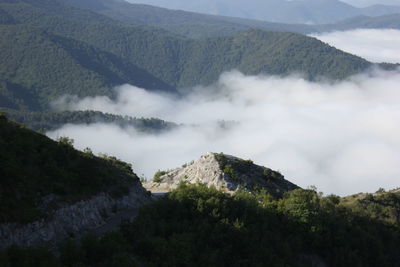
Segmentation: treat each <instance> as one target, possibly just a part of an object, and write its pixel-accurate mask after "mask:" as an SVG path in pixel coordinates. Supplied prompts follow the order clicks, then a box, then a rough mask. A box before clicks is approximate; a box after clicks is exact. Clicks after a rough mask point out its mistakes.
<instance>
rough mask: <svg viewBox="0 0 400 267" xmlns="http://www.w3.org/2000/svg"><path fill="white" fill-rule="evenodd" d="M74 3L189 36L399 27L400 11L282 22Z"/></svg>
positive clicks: (110, 1) (100, 0)
mask: <svg viewBox="0 0 400 267" xmlns="http://www.w3.org/2000/svg"><path fill="white" fill-rule="evenodd" d="M64 1H66V2H68V3H70V4H72V5H74V6H77V7H80V8H85V9H89V10H92V11H94V12H97V13H100V14H103V15H106V16H108V17H111V18H113V19H115V20H119V21H121V22H124V23H130V24H143V25H151V26H156V27H160V28H163V29H166V30H168V31H170V32H174V33H176V34H179V35H183V36H187V37H195V38H200V37H212V36H218V35H232V34H235V33H238V32H241V31H246V30H249V29H261V30H268V31H287V32H297V33H303V34H308V33H313V32H324V31H334V30H338V31H339V30H349V29H357V28H394V29H399V28H400V15H399V14H391V15H382V16H373V17H371V16H366V15H358V16H356V17H352V18H348V19H345V20H342V21H339V22H337V23H335V24H314V25H310V24H283V23H272V22H266V21H261V20H250V19H242V18H237V17H225V16H216V15H207V14H200V13H193V12H188V11H182V10H172V9H166V8H160V7H156V6H150V5H143V4H133V3H128V2H125V1H122V0H81V1H78V0H64Z"/></svg>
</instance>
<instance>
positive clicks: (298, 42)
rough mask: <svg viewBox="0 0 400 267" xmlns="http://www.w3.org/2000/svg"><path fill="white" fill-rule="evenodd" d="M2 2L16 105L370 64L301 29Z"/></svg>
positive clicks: (351, 69) (6, 97)
mask: <svg viewBox="0 0 400 267" xmlns="http://www.w3.org/2000/svg"><path fill="white" fill-rule="evenodd" d="M0 10H1V12H0V16H1V17H2V19H0V21H4V23H5V24H3V25H0V32H1V37H0V50H1V51H2V52H1V53H0V60H1V61H2V64H1V69H0V72H1V73H2V75H1V78H0V105H1V106H3V107H8V108H13V109H25V110H46V109H48V104H49V103H50V102H51V101H53V100H55V99H57V98H58V97H60V96H62V95H65V94H72V95H78V96H80V97H83V96H94V95H107V96H113V91H112V90H111V88H112V87H113V86H116V85H120V84H123V83H130V84H133V85H136V86H140V87H145V88H146V89H149V90H155V89H159V90H162V91H168V92H175V93H176V92H177V91H176V90H175V89H179V91H180V92H184V91H185V90H186V89H187V88H190V87H192V86H195V85H199V84H203V85H207V84H210V83H212V82H215V81H216V80H217V79H218V77H219V75H220V74H221V73H222V72H224V71H229V70H232V69H238V70H240V71H241V72H243V73H245V74H260V73H265V74H275V75H286V74H290V73H292V72H299V73H303V74H304V75H305V77H306V78H308V79H317V78H318V77H320V76H326V77H330V78H333V79H342V78H345V77H348V76H350V75H352V74H355V73H358V72H360V71H363V70H365V69H367V68H368V67H370V66H371V63H370V62H368V61H366V60H364V59H361V58H359V57H356V56H353V55H350V54H347V53H344V52H342V51H340V50H337V49H335V48H333V47H331V46H329V45H327V44H324V43H322V42H320V41H318V40H316V39H314V38H310V37H307V36H304V35H300V34H296V33H289V32H268V31H262V30H249V31H245V32H240V33H237V34H235V35H225V36H218V37H211V38H200V39H191V38H187V37H181V36H177V35H176V34H172V33H169V32H167V31H165V30H161V29H158V28H152V27H150V26H145V25H133V24H124V23H122V22H119V21H116V20H113V19H111V18H109V17H106V16H103V15H100V14H96V13H93V12H90V11H87V10H83V9H79V8H75V7H72V6H69V5H68V4H66V3H64V2H62V1H46V0H35V1H29V0H19V1H15V2H14V1H13V2H9V1H2V2H0ZM28 47H29V49H27V48H28Z"/></svg>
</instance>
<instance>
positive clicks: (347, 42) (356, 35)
mask: <svg viewBox="0 0 400 267" xmlns="http://www.w3.org/2000/svg"><path fill="white" fill-rule="evenodd" d="M311 36H313V37H315V38H317V39H319V40H321V41H323V42H325V43H328V44H330V45H332V46H334V47H336V48H338V49H340V50H343V51H345V52H348V53H351V54H354V55H357V56H360V57H363V58H365V59H367V60H369V61H372V62H377V63H380V62H387V63H400V53H399V47H400V30H395V29H358V30H351V31H336V32H328V33H321V34H313V35H311Z"/></svg>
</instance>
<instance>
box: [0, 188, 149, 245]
mask: <svg viewBox="0 0 400 267" xmlns="http://www.w3.org/2000/svg"><path fill="white" fill-rule="evenodd" d="M49 198H51V196H49ZM149 200H150V196H149V194H148V192H147V191H146V190H145V189H144V188H143V187H142V185H141V183H140V182H139V181H137V182H136V183H135V184H134V185H133V186H132V187H131V188H130V190H129V193H128V194H126V195H124V196H122V197H120V198H113V197H111V196H110V195H109V194H106V193H99V194H97V195H96V196H94V197H92V198H90V199H88V200H82V201H79V202H77V203H75V204H73V205H68V206H64V207H60V208H58V209H56V210H54V211H53V212H51V213H50V214H48V216H46V217H45V218H43V219H41V220H37V221H34V222H32V223H29V224H18V223H2V224H0V249H3V248H6V247H9V246H10V245H18V246H23V247H24V246H43V245H44V246H49V247H55V246H56V245H58V244H60V243H61V242H62V241H64V240H66V239H67V238H79V237H81V236H82V235H84V234H85V233H88V232H92V233H93V234H102V233H104V232H107V231H110V230H113V229H115V227H118V226H119V224H120V223H121V222H122V221H124V220H130V219H132V218H133V217H134V216H135V215H136V213H137V211H138V209H139V208H140V206H142V205H143V204H145V203H147V202H148V201H149Z"/></svg>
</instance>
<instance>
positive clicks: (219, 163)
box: [145, 153, 298, 195]
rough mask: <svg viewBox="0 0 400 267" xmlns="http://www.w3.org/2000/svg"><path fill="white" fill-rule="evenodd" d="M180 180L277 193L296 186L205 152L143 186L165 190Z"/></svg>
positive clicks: (236, 160) (248, 164)
mask: <svg viewBox="0 0 400 267" xmlns="http://www.w3.org/2000/svg"><path fill="white" fill-rule="evenodd" d="M181 182H184V183H189V184H196V183H202V184H204V185H207V186H214V187H216V188H217V189H219V190H222V191H225V192H230V193H232V192H235V191H237V190H238V189H243V190H247V191H252V190H254V189H256V188H259V189H265V190H266V191H268V192H269V193H271V194H273V195H277V194H278V195H280V194H282V193H283V192H286V191H288V190H293V189H296V188H298V186H296V185H295V184H292V183H291V182H289V181H287V180H285V179H284V177H283V176H282V175H281V174H280V173H279V172H276V171H273V170H271V169H268V168H266V167H262V166H258V165H256V164H253V162H252V161H250V160H243V159H239V158H236V157H233V156H229V155H225V154H222V153H220V154H218V153H207V154H205V155H203V156H201V157H200V159H198V160H197V161H194V162H193V163H191V164H189V165H187V166H183V167H182V168H177V169H174V170H172V171H169V172H167V173H166V174H165V175H162V176H161V177H160V178H159V179H158V181H152V182H148V183H146V184H145V187H146V188H147V189H149V190H151V191H154V192H157V191H169V190H171V189H175V188H177V187H178V185H179V183H181Z"/></svg>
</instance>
